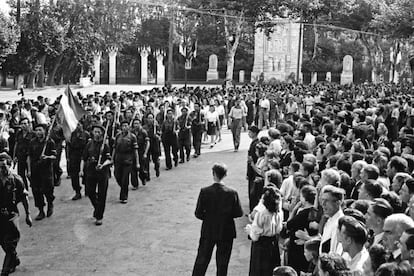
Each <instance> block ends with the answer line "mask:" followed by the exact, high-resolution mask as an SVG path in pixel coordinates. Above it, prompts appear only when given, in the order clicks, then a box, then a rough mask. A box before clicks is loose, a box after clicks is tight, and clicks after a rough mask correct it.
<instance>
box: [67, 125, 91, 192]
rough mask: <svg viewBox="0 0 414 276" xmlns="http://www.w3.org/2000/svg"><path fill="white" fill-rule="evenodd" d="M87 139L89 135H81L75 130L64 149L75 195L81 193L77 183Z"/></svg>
mask: <svg viewBox="0 0 414 276" xmlns="http://www.w3.org/2000/svg"><path fill="white" fill-rule="evenodd" d="M88 138H89V135H87V134H86V133H85V132H83V133H82V132H79V131H78V130H75V132H73V133H72V136H71V140H70V143H68V145H67V147H66V148H67V149H68V152H69V153H68V157H69V158H68V159H69V163H68V168H67V171H68V174H69V175H70V179H71V181H72V188H73V190H74V191H75V192H76V193H80V191H81V186H80V181H79V172H80V163H81V160H82V153H83V149H84V148H85V146H86V143H87V142H88Z"/></svg>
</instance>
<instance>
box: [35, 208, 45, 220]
mask: <svg viewBox="0 0 414 276" xmlns="http://www.w3.org/2000/svg"><path fill="white" fill-rule="evenodd" d="M45 217H46V216H45V212H44V211H43V210H41V211H40V212H39V214H38V215H37V217H35V220H42V219H44V218H45Z"/></svg>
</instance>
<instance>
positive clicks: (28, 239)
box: [0, 130, 250, 276]
mask: <svg viewBox="0 0 414 276" xmlns="http://www.w3.org/2000/svg"><path fill="white" fill-rule="evenodd" d="M231 141H232V138H231V133H230V132H229V131H228V130H226V131H225V134H224V135H223V141H222V142H220V143H219V144H217V145H216V146H215V147H214V148H213V149H212V150H210V149H207V148H208V145H203V149H202V155H201V156H200V157H199V158H197V159H191V161H190V162H189V163H185V164H179V166H178V167H177V168H173V169H172V170H171V171H166V170H165V164H164V161H162V170H161V176H160V177H159V178H158V179H157V178H155V176H154V171H153V166H152V165H151V169H152V171H151V173H152V180H151V182H149V183H148V184H147V185H146V186H140V187H139V189H138V190H137V191H132V190H130V193H129V201H128V204H126V205H122V204H120V203H119V201H118V199H119V190H120V189H119V187H118V185H117V184H116V182H115V180H114V178H111V179H110V185H109V191H108V198H107V205H106V211H105V217H104V221H103V225H102V226H95V225H94V220H93V219H92V207H91V204H90V202H89V199H88V198H85V197H83V198H82V199H81V200H79V201H76V202H73V201H72V200H71V197H72V196H73V191H72V189H71V185H70V180H69V179H66V177H65V176H66V174H64V177H63V181H62V185H61V186H60V187H57V188H56V189H55V195H56V200H55V214H54V215H53V216H52V217H51V218H47V219H45V220H43V221H40V222H37V221H36V222H34V225H33V227H32V228H30V229H29V228H28V227H27V226H26V225H25V223H24V216H22V217H21V219H20V228H21V234H22V238H21V241H20V243H19V246H18V254H19V256H20V259H21V262H22V264H21V265H20V266H19V267H18V268H17V271H16V272H15V273H14V274H13V275H16V276H22V275H41V276H49V275H50V276H61V275H79V276H81V275H82V276H83V275H138V276H141V275H151V276H152V275H160V276H161V275H173V276H175V275H177V276H179V275H191V271H192V268H193V265H194V260H195V257H196V253H197V247H198V239H199V237H200V228H201V221H199V220H197V219H196V218H195V217H194V209H195V205H196V201H197V197H198V193H199V191H200V188H201V187H203V186H206V185H210V184H211V183H212V176H211V167H212V165H213V164H214V162H217V161H220V162H224V163H226V164H227V165H228V168H229V173H228V177H227V178H226V179H225V183H226V184H227V185H229V186H231V187H233V188H235V189H236V190H237V191H238V193H239V196H240V199H241V202H242V207H243V209H244V211H245V212H248V198H247V181H246V179H245V175H246V155H247V152H246V150H247V148H248V145H249V143H250V139H249V138H248V137H247V134H246V133H243V134H242V144H241V146H240V151H239V152H233V148H232V142H231ZM63 160H64V159H63ZM64 171H65V168H64ZM30 204H31V212H32V216H33V218H34V217H35V216H36V215H37V210H36V209H35V208H34V207H33V198H32V197H31V198H30ZM20 207H21V206H20ZM247 222H248V221H247V218H246V217H242V218H239V219H237V220H236V227H237V231H238V237H237V239H236V240H235V242H234V245H233V252H232V257H231V261H230V266H229V275H237V276H239V275H247V274H248V268H249V258H250V241H249V240H248V239H247V236H246V234H245V233H244V231H243V228H244V226H245V225H246V224H247ZM3 257H4V255H3V252H1V253H0V259H1V260H2V259H3ZM215 273H216V268H215V253H213V257H212V260H211V262H210V266H209V269H208V273H207V275H215Z"/></svg>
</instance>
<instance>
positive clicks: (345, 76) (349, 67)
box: [341, 55, 354, 85]
mask: <svg viewBox="0 0 414 276" xmlns="http://www.w3.org/2000/svg"><path fill="white" fill-rule="evenodd" d="M342 64H343V66H342V67H343V68H342V74H341V85H345V84H351V83H353V81H354V73H353V64H354V59H353V58H352V56H350V55H346V56H345V57H344V59H343V61H342Z"/></svg>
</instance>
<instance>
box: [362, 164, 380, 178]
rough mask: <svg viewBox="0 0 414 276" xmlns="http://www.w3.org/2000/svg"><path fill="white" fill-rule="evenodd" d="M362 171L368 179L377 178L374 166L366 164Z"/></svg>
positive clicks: (377, 170) (377, 173)
mask: <svg viewBox="0 0 414 276" xmlns="http://www.w3.org/2000/svg"><path fill="white" fill-rule="evenodd" d="M363 170H364V172H365V173H366V174H367V176H368V179H377V178H378V177H379V169H378V167H377V166H375V165H372V164H368V165H366V166H365V167H364V169H363Z"/></svg>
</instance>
